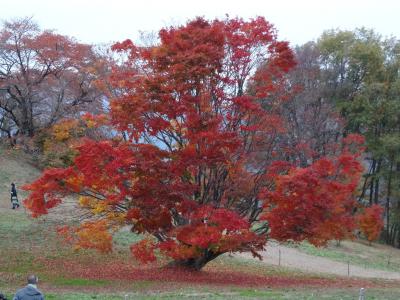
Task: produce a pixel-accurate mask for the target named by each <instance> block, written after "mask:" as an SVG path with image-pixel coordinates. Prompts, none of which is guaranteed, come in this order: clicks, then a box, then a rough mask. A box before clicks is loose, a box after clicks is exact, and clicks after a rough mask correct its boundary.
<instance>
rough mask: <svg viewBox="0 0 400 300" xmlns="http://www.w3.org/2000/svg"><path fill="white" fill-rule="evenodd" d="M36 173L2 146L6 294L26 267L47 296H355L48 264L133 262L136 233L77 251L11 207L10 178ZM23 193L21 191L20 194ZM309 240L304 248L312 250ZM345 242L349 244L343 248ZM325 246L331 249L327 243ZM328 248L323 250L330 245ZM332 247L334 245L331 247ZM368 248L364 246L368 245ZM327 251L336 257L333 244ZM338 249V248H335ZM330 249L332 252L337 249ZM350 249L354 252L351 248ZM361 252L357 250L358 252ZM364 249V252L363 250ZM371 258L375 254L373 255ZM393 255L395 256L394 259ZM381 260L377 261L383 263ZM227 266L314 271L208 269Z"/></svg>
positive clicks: (0, 275)
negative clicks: (116, 274) (109, 246)
mask: <svg viewBox="0 0 400 300" xmlns="http://www.w3.org/2000/svg"><path fill="white" fill-rule="evenodd" d="M38 175H39V171H38V170H36V169H35V168H33V167H32V166H31V165H30V164H28V163H27V162H26V160H25V159H24V158H23V155H22V154H21V153H18V152H11V153H8V152H6V151H5V150H4V149H3V148H0V290H1V291H5V292H6V293H7V295H8V296H9V298H11V294H12V292H13V291H15V289H16V288H18V287H19V286H21V285H23V284H24V280H25V279H24V278H25V276H26V274H27V273H30V272H35V273H37V274H39V276H40V278H41V282H42V283H41V286H42V288H43V290H44V291H46V296H47V297H46V299H65V300H69V299H71V300H72V299H80V300H85V299H124V295H125V294H128V295H129V297H128V299H175V298H183V297H184V298H186V299H199V298H200V299H260V298H262V299H355V298H356V295H357V292H358V286H357V287H356V286H351V287H350V286H349V287H346V286H345V287H343V288H328V287H327V288H324V287H322V288H321V290H320V291H319V290H318V289H316V288H311V287H309V288H302V287H301V286H299V287H295V288H277V287H267V286H265V287H262V288H260V287H258V288H248V287H247V288H246V287H240V286H214V285H209V284H200V285H199V284H195V285H193V286H191V285H190V284H187V283H180V284H179V283H178V284H175V283H173V284H172V286H169V285H171V284H170V283H168V284H165V283H160V282H152V281H148V280H136V281H132V280H126V281H121V282H120V281H113V280H111V281H110V280H109V279H107V278H105V279H87V278H85V276H76V275H73V276H72V275H71V274H68V273H67V272H66V269H67V268H62V267H61V268H58V269H51V268H49V267H48V266H47V265H46V263H45V262H61V261H63V260H65V259H71V260H73V261H77V262H78V263H79V264H82V265H86V266H88V267H89V266H90V265H91V262H92V261H98V262H102V261H119V262H123V263H126V264H131V261H130V258H129V254H128V252H127V250H126V248H127V246H128V245H129V244H130V243H131V242H134V241H135V240H136V239H137V237H135V236H133V235H132V234H130V233H129V232H120V233H118V235H117V236H116V239H115V241H116V249H117V251H116V252H115V253H114V254H112V255H111V256H107V257H105V256H103V255H101V254H97V253H94V252H91V251H85V252H79V253H76V252H74V251H72V250H71V249H70V248H68V247H65V246H64V245H62V244H61V243H60V241H58V239H57V238H56V236H55V234H54V228H53V226H52V223H50V222H48V221H47V220H46V219H39V220H33V219H31V218H30V217H29V216H28V215H27V214H26V213H25V211H24V210H23V209H20V210H19V211H12V210H10V209H9V196H8V191H9V184H10V182H11V181H15V182H16V183H17V186H21V185H23V184H24V183H26V182H29V181H31V180H32V179H34V178H35V177H36V176H38ZM23 196H24V194H23V192H22V191H20V198H23ZM345 245H346V247H345V248H344V249H345V250H344V251H346V253H352V251H354V252H355V253H358V251H361V250H360V249H357V248H356V244H354V247H355V248H354V249H355V250H352V245H353V243H352V244H347V243H346V244H345ZM307 247H308V246H307V245H305V246H304V245H303V246H302V250H303V251H308V252H309V253H310V252H312V250H310V249H311V248H309V247H308V248H307ZM347 248H349V249H347ZM328 250H329V249H328ZM328 250H326V251H328ZM334 250H335V249H334ZM366 250H368V249H362V251H366ZM318 251H320V252H318V253H315V254H316V255H322V256H327V257H331V258H333V259H335V255H336V256H337V254H335V255H333V254H331V253H333V252H332V251H333V250H329V251H330V252H329V251H328V252H326V253H328V254H326V255H324V254H321V253H322V252H321V251H323V250H318ZM335 251H336V252H337V251H338V250H337V249H336V250H335ZM336 252H334V253H336ZM352 255H353V254H352ZM360 255H361V254H360ZM362 255H365V253H364V254H362ZM371 259H373V258H371ZM393 261H394V260H393ZM381 264H382V262H379V263H378V265H381ZM213 268H214V269H219V268H228V269H232V270H235V271H239V272H242V273H249V274H250V273H254V274H263V275H265V276H272V277H280V278H285V277H287V278H303V277H309V278H314V277H315V276H313V275H312V274H302V273H298V272H293V271H291V270H286V269H283V268H278V267H267V268H266V267H265V266H263V265H260V264H257V263H254V262H250V261H246V260H240V259H237V258H229V257H222V258H221V259H219V260H217V261H216V262H213V263H212V264H211V266H210V270H213ZM399 298H400V290H398V289H397V288H395V287H393V286H391V287H390V288H385V289H382V288H379V287H377V288H372V289H369V290H368V299H399Z"/></svg>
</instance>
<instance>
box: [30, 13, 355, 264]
mask: <svg viewBox="0 0 400 300" xmlns="http://www.w3.org/2000/svg"><path fill="white" fill-rule="evenodd" d="M113 50H114V51H116V52H117V53H121V60H122V61H123V62H122V63H121V64H120V65H119V66H118V67H114V69H113V72H112V76H111V78H110V82H111V84H112V85H113V88H114V93H113V94H114V95H117V96H116V97H114V98H113V99H112V101H111V111H110V116H109V118H110V126H112V127H113V130H114V132H115V133H121V136H123V137H124V138H121V139H118V138H115V139H113V140H104V141H91V140H87V141H86V142H85V143H83V144H81V145H80V146H79V147H78V149H77V150H78V152H79V154H78V156H77V157H76V159H75V161H74V164H73V165H72V166H71V167H69V168H65V169H50V170H47V171H45V172H44V173H43V175H42V177H41V178H39V179H38V180H36V181H35V182H33V183H32V184H30V185H28V186H26V189H27V190H29V191H31V193H30V196H29V198H28V199H27V200H26V201H25V205H26V206H27V207H28V208H29V209H30V210H31V211H32V213H33V215H40V214H45V213H47V212H48V210H49V209H50V208H52V207H54V206H55V205H57V204H58V203H59V202H60V201H61V199H62V198H63V197H64V196H66V195H67V194H71V193H76V194H79V195H80V196H81V197H80V200H79V201H80V204H81V205H82V206H84V207H86V208H88V209H90V211H91V213H92V215H93V218H92V219H91V220H89V221H87V222H85V223H84V224H82V226H80V227H79V228H69V229H68V230H66V229H65V228H64V229H63V230H62V232H63V233H64V234H66V235H67V236H68V238H69V239H70V240H71V241H73V242H74V243H76V244H77V245H78V246H80V247H94V248H98V249H100V250H102V251H110V250H111V245H112V239H111V232H112V231H113V230H115V228H118V227H120V226H126V225H129V226H131V230H132V232H134V233H141V234H145V236H146V238H145V239H143V240H142V241H141V242H139V243H137V244H134V245H132V246H131V251H132V253H133V254H134V256H136V257H137V258H139V259H141V260H142V261H145V262H151V261H154V260H155V259H156V255H155V251H158V252H161V253H162V254H164V255H166V256H168V257H170V258H172V260H173V264H175V265H181V266H186V267H190V268H193V269H196V270H198V269H201V268H202V267H203V266H204V265H205V264H206V263H207V262H209V261H211V260H212V259H214V258H216V257H218V256H219V255H221V254H223V253H226V252H234V251H251V252H252V253H253V254H254V255H255V256H257V255H258V254H257V251H260V250H262V249H263V248H264V246H265V244H266V241H267V238H268V236H269V235H270V236H272V237H274V238H278V239H281V240H285V239H294V240H296V241H298V240H304V239H308V240H310V241H311V242H313V243H315V244H323V243H324V242H326V241H327V240H329V239H332V238H335V234H337V231H338V227H340V225H341V224H343V223H346V224H347V223H348V222H349V218H350V215H351V201H352V200H351V198H352V193H353V191H354V189H355V186H356V185H355V178H356V177H357V174H359V171H360V165H359V164H358V162H357V157H356V156H354V155H353V154H352V153H351V151H350V150H349V149H348V148H349V147H347V146H346V147H343V151H342V152H343V153H342V154H341V155H340V156H339V157H330V158H324V160H321V161H320V162H317V163H316V164H315V165H311V166H309V167H308V168H303V169H299V168H296V166H293V165H290V164H288V163H287V162H285V161H281V160H280V158H281V157H284V154H282V153H280V151H281V150H280V148H279V136H280V135H282V134H284V132H285V128H284V123H283V122H282V121H281V119H280V117H279V106H280V103H282V101H288V92H289V91H288V86H287V85H286V79H285V75H286V74H287V72H289V70H290V69H291V68H292V67H293V66H294V65H295V61H294V57H293V53H292V51H291V49H290V48H289V46H288V43H287V42H282V41H278V40H277V34H276V31H275V29H274V27H273V26H272V25H271V24H270V23H268V22H267V21H266V20H265V19H264V18H261V17H259V18H256V19H252V20H250V21H244V20H242V19H239V18H235V19H229V18H227V19H225V20H214V21H207V20H204V19H202V18H197V19H194V20H192V21H190V22H188V23H187V24H186V25H184V26H179V27H170V28H165V29H162V30H161V31H160V32H159V44H158V45H155V46H152V47H141V46H137V45H135V44H133V43H132V42H131V41H130V40H126V41H124V42H122V43H117V44H115V45H114V46H113ZM314 213H315V215H314ZM308 214H313V217H310V218H308V217H307V215H308Z"/></svg>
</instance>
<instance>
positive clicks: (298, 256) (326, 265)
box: [238, 242, 400, 279]
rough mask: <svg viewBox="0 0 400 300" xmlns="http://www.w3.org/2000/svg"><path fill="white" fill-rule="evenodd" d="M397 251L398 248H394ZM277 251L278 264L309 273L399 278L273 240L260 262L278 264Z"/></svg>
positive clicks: (243, 254) (389, 273)
mask: <svg viewBox="0 0 400 300" xmlns="http://www.w3.org/2000/svg"><path fill="white" fill-rule="evenodd" d="M395 251H398V250H395ZM279 252H280V256H281V261H280V265H281V266H283V267H287V268H293V269H298V270H301V271H306V272H310V273H322V274H332V275H340V276H348V269H349V271H350V277H362V278H381V279H400V273H398V272H389V271H381V270H376V269H372V268H368V266H367V267H360V266H357V265H353V264H350V265H349V266H348V264H347V263H342V262H338V261H334V260H331V259H328V258H324V257H318V256H313V255H309V254H305V253H303V252H301V251H300V250H298V249H296V248H291V247H287V246H285V245H281V244H278V243H275V242H270V243H269V244H268V246H267V249H266V251H263V252H261V253H260V254H261V255H262V257H263V261H262V263H265V264H270V265H279ZM238 255H239V256H241V257H245V258H253V257H252V256H251V254H249V253H241V254H238Z"/></svg>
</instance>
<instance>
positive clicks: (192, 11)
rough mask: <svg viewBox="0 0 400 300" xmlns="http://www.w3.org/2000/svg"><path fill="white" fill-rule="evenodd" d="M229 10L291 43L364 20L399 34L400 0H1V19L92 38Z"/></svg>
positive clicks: (117, 37) (104, 39) (129, 34)
mask: <svg viewBox="0 0 400 300" xmlns="http://www.w3.org/2000/svg"><path fill="white" fill-rule="evenodd" d="M226 13H228V14H229V15H230V16H240V17H243V18H249V17H255V16H258V15H260V16H264V17H265V18H266V19H267V20H268V21H270V22H271V23H273V24H274V25H275V27H276V28H277V29H278V32H279V38H280V39H285V40H288V41H290V42H291V44H292V45H294V44H301V43H305V42H307V41H309V40H313V39H316V38H317V37H318V36H319V35H320V34H321V33H322V31H324V30H326V29H332V28H340V29H354V28H356V27H361V26H365V27H367V28H373V29H375V30H376V31H377V32H378V33H381V34H382V35H383V36H390V35H394V36H396V37H398V38H400V14H399V13H400V1H399V0H286V1H285V0H198V1H192V0H186V1H185V0H141V1H135V0H68V1H66V0H0V19H2V20H9V19H13V18H16V17H25V16H33V18H34V20H35V21H36V22H37V23H38V24H39V25H40V27H41V28H42V29H54V30H56V31H57V32H58V33H61V34H66V35H69V36H73V37H75V38H77V39H78V40H79V41H81V42H84V43H93V44H97V43H108V42H111V41H121V40H124V39H126V38H131V39H135V38H136V37H137V36H138V32H139V30H142V31H158V30H159V29H160V28H161V27H164V26H168V25H172V24H175V25H176V24H182V23H185V21H186V20H187V19H190V18H193V17H194V16H205V17H206V18H208V19H211V18H214V17H223V16H224V15H225V14H226Z"/></svg>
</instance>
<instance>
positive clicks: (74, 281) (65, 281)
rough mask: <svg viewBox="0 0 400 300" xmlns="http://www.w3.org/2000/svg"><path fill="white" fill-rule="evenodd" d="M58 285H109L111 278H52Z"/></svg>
mask: <svg viewBox="0 0 400 300" xmlns="http://www.w3.org/2000/svg"><path fill="white" fill-rule="evenodd" d="M51 282H52V283H54V284H55V285H57V286H71V287H73V286H85V287H88V286H107V285H110V284H111V282H110V281H109V280H93V279H84V278H64V277H59V278H55V279H53V280H51Z"/></svg>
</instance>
